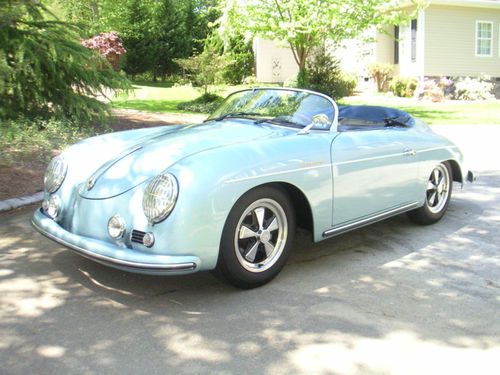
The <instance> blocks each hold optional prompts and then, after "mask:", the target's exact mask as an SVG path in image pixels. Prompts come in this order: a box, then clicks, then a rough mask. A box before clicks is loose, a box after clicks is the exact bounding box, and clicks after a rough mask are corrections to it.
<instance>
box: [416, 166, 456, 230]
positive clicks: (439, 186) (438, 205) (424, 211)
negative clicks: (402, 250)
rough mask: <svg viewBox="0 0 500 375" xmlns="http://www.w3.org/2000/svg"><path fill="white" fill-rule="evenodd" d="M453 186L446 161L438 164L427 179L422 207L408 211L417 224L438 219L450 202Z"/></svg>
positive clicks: (433, 221)
mask: <svg viewBox="0 0 500 375" xmlns="http://www.w3.org/2000/svg"><path fill="white" fill-rule="evenodd" d="M452 186H453V179H452V171H451V168H450V164H449V163H448V162H443V163H440V164H438V165H437V166H436V167H434V169H433V170H432V172H431V175H430V176H429V180H428V181H427V188H426V192H425V203H424V205H423V206H422V207H420V208H417V209H416V210H413V211H410V212H408V216H409V217H410V219H411V220H412V221H414V222H415V223H417V224H422V225H429V224H434V223H435V222H437V221H439V220H440V219H441V218H442V217H443V215H444V213H445V212H446V209H447V208H448V204H449V203H450V198H451V190H452Z"/></svg>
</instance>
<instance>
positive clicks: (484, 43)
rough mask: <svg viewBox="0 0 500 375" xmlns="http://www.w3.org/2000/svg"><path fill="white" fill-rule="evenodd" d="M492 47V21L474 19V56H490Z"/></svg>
mask: <svg viewBox="0 0 500 375" xmlns="http://www.w3.org/2000/svg"><path fill="white" fill-rule="evenodd" d="M492 49H493V22H489V21H476V56H491V55H492Z"/></svg>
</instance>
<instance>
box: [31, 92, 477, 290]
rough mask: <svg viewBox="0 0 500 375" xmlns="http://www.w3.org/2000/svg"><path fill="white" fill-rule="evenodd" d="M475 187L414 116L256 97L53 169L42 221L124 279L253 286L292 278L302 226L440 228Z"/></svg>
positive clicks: (312, 99) (90, 147)
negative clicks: (190, 277) (205, 277)
mask: <svg viewBox="0 0 500 375" xmlns="http://www.w3.org/2000/svg"><path fill="white" fill-rule="evenodd" d="M466 180H469V181H473V180H474V176H473V174H472V173H471V172H469V171H468V170H466V169H465V168H464V165H463V157H462V154H461V152H460V151H459V150H458V148H457V147H456V146H455V145H454V144H453V143H452V142H450V141H449V140H447V139H445V138H443V137H441V136H439V135H437V134H435V133H433V132H432V130H430V128H429V127H427V126H426V125H425V124H424V123H423V122H421V121H419V120H417V119H415V118H413V117H412V116H410V115H408V114H407V113H405V112H402V111H399V110H395V109H389V108H383V107H370V106H351V107H338V106H337V105H336V103H335V102H334V101H333V100H332V99H331V98H329V97H327V96H325V95H322V94H319V93H315V92H311V91H306V90H296V89H287V88H256V89H249V90H243V91H239V92H236V93H234V94H232V95H230V96H229V97H228V98H227V99H226V100H225V101H224V102H223V103H222V104H221V106H220V107H219V108H218V109H217V110H216V111H215V112H214V113H213V114H212V115H211V116H210V117H209V118H208V119H207V120H206V121H205V122H203V123H201V124H197V125H183V126H163V127H154V128H147V129H140V130H132V131H125V132H119V133H111V134H107V135H102V136H98V137H94V138H90V139H87V140H84V141H81V142H79V143H77V144H75V145H74V146H72V147H69V148H68V149H67V150H65V151H64V152H63V153H62V154H61V155H60V156H58V157H56V158H55V159H53V160H52V161H51V162H50V164H49V166H48V168H47V172H46V175H45V199H44V201H43V204H42V207H41V208H40V209H39V210H37V211H36V212H35V215H34V217H33V224H34V226H35V227H36V228H37V229H38V230H39V231H40V232H41V233H42V234H44V235H45V236H47V237H49V238H51V239H53V240H55V241H57V242H59V243H61V244H63V245H65V246H67V247H69V248H71V249H73V250H75V251H76V252H77V253H79V254H81V255H83V256H85V257H87V258H90V259H93V260H95V261H97V262H100V263H103V264H106V265H109V266H111V267H115V268H119V269H121V270H126V271H131V272H138V273H146V274H155V275H172V274H186V273H191V272H197V271H205V270H215V271H216V272H217V273H218V274H220V275H222V276H224V277H225V278H226V279H227V280H228V281H229V282H231V283H232V284H234V285H236V286H238V287H241V288H252V287H256V286H259V285H262V284H264V283H266V282H268V281H270V280H271V279H272V278H273V277H275V276H276V275H277V274H278V273H279V272H280V270H281V269H282V267H283V266H284V265H285V263H286V261H287V258H288V256H289V254H290V250H291V248H292V242H293V238H294V232H295V228H296V226H297V225H298V226H302V227H305V228H307V229H309V230H310V232H311V233H312V237H313V240H314V241H321V240H323V239H327V238H330V237H333V236H335V235H338V234H340V233H344V232H346V231H349V230H352V229H355V228H359V227H362V226H364V225H367V224H370V223H373V222H375V221H379V220H382V219H385V218H387V217H390V216H393V215H397V214H400V213H402V212H408V214H409V216H410V218H411V219H412V220H414V221H415V222H417V223H420V224H431V223H434V222H436V221H438V220H439V219H441V217H442V216H443V215H444V213H445V211H446V209H447V207H448V204H449V201H450V197H451V191H452V182H453V181H457V182H458V183H462V184H463V183H464V182H465V181H466Z"/></svg>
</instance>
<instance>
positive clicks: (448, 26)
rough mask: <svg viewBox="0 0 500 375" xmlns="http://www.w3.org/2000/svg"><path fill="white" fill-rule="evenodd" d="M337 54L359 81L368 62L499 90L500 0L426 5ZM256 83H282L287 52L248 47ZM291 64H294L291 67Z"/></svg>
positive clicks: (265, 45) (289, 69)
mask: <svg viewBox="0 0 500 375" xmlns="http://www.w3.org/2000/svg"><path fill="white" fill-rule="evenodd" d="M346 45H347V46H348V48H339V50H338V51H339V52H338V53H337V55H338V56H339V57H340V58H341V59H342V60H343V66H344V67H345V68H346V69H347V70H350V72H353V73H357V74H358V75H359V76H360V77H364V76H366V74H367V73H366V65H367V64H368V63H370V62H381V63H391V64H394V65H395V74H397V75H402V76H413V77H417V78H419V79H420V80H423V79H424V78H428V77H429V78H431V77H441V76H451V77H463V76H479V75H481V74H485V75H488V76H490V77H492V79H493V81H494V82H495V83H496V86H497V88H498V91H500V0H429V1H428V6H427V7H426V8H425V9H423V10H420V11H419V12H418V15H417V17H416V18H415V19H412V20H411V21H409V22H408V23H407V24H403V25H400V26H388V27H387V28H386V29H385V30H384V32H377V34H376V42H374V43H371V45H366V43H360V42H356V41H346ZM254 48H255V55H256V74H257V80H258V81H260V82H283V81H284V80H286V79H287V78H288V77H289V76H291V75H293V74H294V73H296V72H297V70H298V68H297V66H296V64H295V61H294V60H293V56H292V54H291V52H290V50H289V49H287V48H282V47H277V46H276V45H273V42H270V41H263V40H258V41H256V42H255V43H254ZM294 64H295V65H294Z"/></svg>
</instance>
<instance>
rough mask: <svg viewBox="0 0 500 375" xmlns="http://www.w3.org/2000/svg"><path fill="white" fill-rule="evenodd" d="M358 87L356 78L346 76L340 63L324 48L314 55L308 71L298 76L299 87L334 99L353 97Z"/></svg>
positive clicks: (301, 72)
mask: <svg viewBox="0 0 500 375" xmlns="http://www.w3.org/2000/svg"><path fill="white" fill-rule="evenodd" d="M356 85H357V79H356V77H355V76H352V75H347V74H344V73H343V72H342V70H341V69H340V63H339V61H338V60H336V59H335V58H333V57H332V56H331V55H329V54H328V53H327V52H326V51H325V49H324V48H322V49H320V50H318V52H317V53H315V54H314V56H313V58H312V59H311V60H310V61H309V62H308V65H307V69H306V70H302V71H300V72H299V74H298V76H297V86H298V87H300V88H305V89H310V90H314V91H318V92H321V93H323V94H325V95H328V96H330V97H332V98H334V99H340V98H342V97H344V96H348V95H352V93H353V91H354V89H355V88H356Z"/></svg>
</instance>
